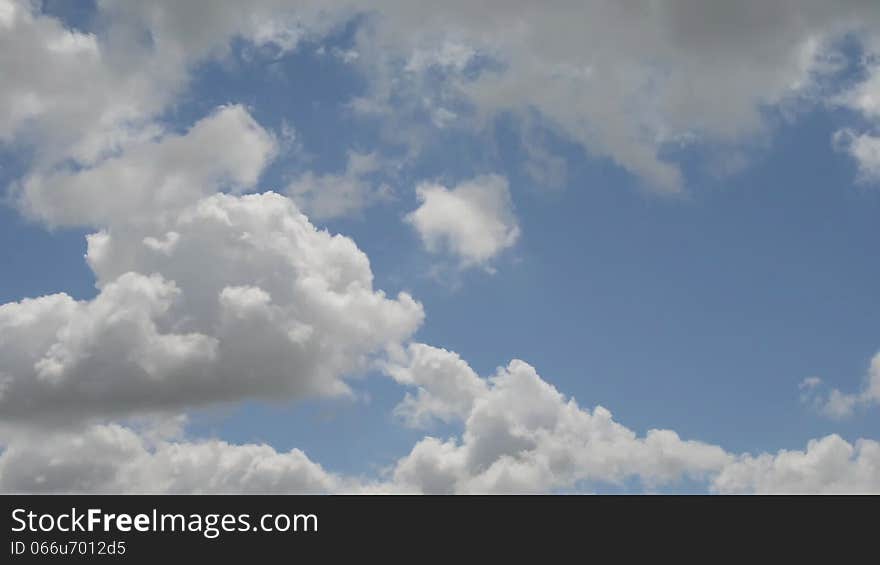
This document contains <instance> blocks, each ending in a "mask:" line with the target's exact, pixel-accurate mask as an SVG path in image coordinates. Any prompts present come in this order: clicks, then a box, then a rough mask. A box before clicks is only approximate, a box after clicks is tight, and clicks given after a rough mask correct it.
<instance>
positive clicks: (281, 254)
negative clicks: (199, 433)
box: [0, 193, 423, 422]
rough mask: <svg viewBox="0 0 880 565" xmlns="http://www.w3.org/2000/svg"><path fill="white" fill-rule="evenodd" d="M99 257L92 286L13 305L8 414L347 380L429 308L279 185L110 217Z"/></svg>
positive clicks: (304, 390)
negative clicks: (147, 216) (384, 283)
mask: <svg viewBox="0 0 880 565" xmlns="http://www.w3.org/2000/svg"><path fill="white" fill-rule="evenodd" d="M159 225H161V226H162V227H161V229H160V228H159V227H158V226H159ZM87 258H88V261H89V264H90V265H91V267H92V269H93V270H94V272H95V275H96V277H97V281H98V286H99V288H100V292H99V294H98V296H97V297H96V298H94V299H93V300H90V301H81V302H77V301H74V300H73V299H71V298H70V297H68V296H66V295H63V294H62V295H54V296H47V297H41V298H37V299H31V300H24V301H21V302H17V303H10V304H5V305H2V306H0V375H3V389H2V395H0V413H2V414H3V418H4V419H7V420H21V419H30V420H36V421H43V422H48V421H52V420H53V419H63V420H69V419H76V418H86V417H96V416H101V415H109V414H126V413H130V412H137V411H158V410H166V409H169V408H185V407H187V406H194V405H199V404H205V403H211V402H221V401H232V400H238V399H241V398H244V397H268V396H275V395H278V394H283V395H289V396H302V395H332V394H344V393H346V392H347V391H348V388H347V386H346V385H345V383H344V381H343V380H342V378H343V377H344V376H347V375H351V374H353V373H357V372H359V371H362V370H364V369H365V368H366V367H367V366H368V364H369V363H370V359H371V358H372V356H373V355H374V354H376V353H381V352H382V351H383V350H384V349H385V348H386V347H390V346H392V345H394V344H397V343H400V342H401V341H404V340H406V339H407V338H408V337H409V336H410V335H411V334H412V333H413V332H414V331H415V330H416V328H417V327H418V326H419V325H420V324H421V322H422V319H423V311H422V307H421V305H420V304H418V303H417V302H415V301H414V300H413V299H412V298H411V297H410V296H409V295H407V294H400V295H399V296H398V297H396V298H395V299H391V298H388V297H386V296H385V294H384V293H382V292H381V291H376V290H374V289H373V286H372V272H371V271H370V265H369V261H368V259H367V257H366V255H364V254H363V253H362V252H361V251H360V250H359V249H358V248H357V246H356V245H355V244H354V242H352V241H351V240H350V239H348V238H345V237H342V236H333V235H330V234H329V233H327V232H325V231H319V230H317V229H316V228H315V227H314V226H312V225H311V224H310V223H309V221H308V220H307V219H306V217H305V216H303V215H302V214H301V213H300V212H299V211H298V210H297V209H296V207H295V205H294V204H293V203H292V202H291V201H290V200H289V199H287V198H285V197H283V196H280V195H277V194H273V193H265V194H253V195H246V196H233V195H220V194H218V195H215V196H211V197H207V198H204V199H202V200H200V201H198V202H197V203H195V204H193V205H192V206H189V207H187V208H184V209H182V210H180V211H178V212H176V213H175V214H173V215H168V216H165V218H164V222H156V223H155V224H153V225H150V226H147V227H146V228H141V227H139V226H137V225H136V224H135V225H122V226H113V227H110V228H108V229H106V230H103V231H101V232H98V233H95V234H93V235H91V236H90V237H89V246H88V255H87ZM142 273H147V274H142Z"/></svg>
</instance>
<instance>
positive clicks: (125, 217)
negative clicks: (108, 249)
mask: <svg viewBox="0 0 880 565" xmlns="http://www.w3.org/2000/svg"><path fill="white" fill-rule="evenodd" d="M275 151H276V141H275V139H274V138H273V137H272V136H271V135H270V134H269V133H268V132H266V131H265V130H264V129H263V128H262V127H260V125H259V124H257V123H256V122H255V121H254V119H253V118H252V117H251V116H250V114H249V113H248V112H247V110H245V109H244V108H243V107H242V106H238V105H234V106H225V107H221V108H219V109H217V110H216V111H215V112H214V113H212V114H210V115H209V116H207V117H205V118H203V119H201V120H199V121H198V122H196V124H195V125H193V126H192V128H190V130H189V131H188V132H186V133H185V134H181V135H178V134H167V135H163V136H159V137H156V138H153V139H149V140H144V141H141V142H138V143H134V144H132V145H131V146H129V147H128V148H127V149H126V151H125V152H123V153H121V154H119V155H114V156H110V157H107V158H106V159H103V160H100V161H98V162H97V163H95V164H93V165H92V166H88V167H85V168H83V167H62V168H55V169H53V170H51V171H49V172H36V173H34V174H32V175H30V176H28V177H27V178H26V179H25V180H24V181H23V182H22V183H21V185H20V186H19V187H18V190H17V193H18V194H17V196H18V200H19V203H20V206H21V207H22V208H23V209H24V210H25V211H26V212H27V213H28V214H29V215H31V216H33V217H36V218H39V219H41V220H42V221H44V222H46V223H48V224H51V225H89V226H107V225H113V224H118V223H125V224H132V223H139V222H140V223H152V222H154V221H156V218H159V217H161V215H162V214H163V213H173V212H174V211H175V210H178V209H180V208H181V207H183V206H187V205H189V204H192V203H193V202H195V201H196V200H198V199H199V198H201V197H202V196H206V195H208V194H213V193H214V192H216V191H217V189H218V188H229V189H235V190H243V189H248V188H251V187H253V186H254V185H255V184H256V182H257V180H258V179H259V176H260V173H261V172H262V170H263V168H264V167H265V165H266V164H267V163H268V161H269V160H270V159H271V158H272V156H273V155H274V153H275Z"/></svg>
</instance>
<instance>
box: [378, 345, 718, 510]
mask: <svg viewBox="0 0 880 565" xmlns="http://www.w3.org/2000/svg"><path fill="white" fill-rule="evenodd" d="M390 373H391V374H392V376H393V377H394V378H395V379H397V380H398V381H400V382H403V383H406V384H409V385H411V386H417V387H418V395H417V396H415V397H413V396H407V397H406V399H405V400H404V402H403V403H402V404H401V407H400V409H401V411H402V412H403V413H404V414H405V415H408V416H415V417H416V418H415V423H424V422H425V421H426V420H427V419H428V418H430V417H432V416H433V417H437V418H440V419H445V420H450V419H452V417H456V418H458V419H459V421H461V422H462V423H463V424H464V431H463V432H462V434H461V437H460V438H452V439H448V440H445V441H444V440H441V439H438V438H434V437H426V438H425V439H423V440H421V441H420V442H418V443H417V444H416V445H415V446H414V447H413V449H412V451H411V452H410V453H409V454H408V455H407V456H405V457H404V458H402V459H401V460H400V461H399V462H398V463H397V464H396V466H395V468H394V471H393V483H394V485H395V486H396V488H399V489H402V490H415V491H418V492H429V493H450V492H520V493H523V492H546V491H549V490H553V489H563V488H573V487H575V486H577V485H578V484H579V483H580V482H583V481H593V482H610V483H621V482H622V481H624V480H626V479H628V478H631V477H637V478H639V479H640V480H641V481H642V483H643V484H645V485H648V486H656V485H661V484H666V483H670V482H675V481H677V480H680V479H681V478H683V477H686V476H690V477H695V478H700V477H705V476H706V475H708V474H709V473H711V472H713V471H717V470H720V469H721V468H722V467H723V466H724V465H725V464H726V463H727V462H728V461H729V459H730V456H729V455H728V454H727V453H725V452H724V450H722V449H721V448H719V447H716V446H712V445H708V444H705V443H701V442H696V441H685V440H682V439H680V438H679V437H678V435H677V434H676V433H675V432H673V431H670V430H650V431H649V432H648V433H647V435H646V436H645V437H638V436H637V435H636V434H635V432H633V431H632V430H630V429H628V428H626V427H624V426H622V425H621V424H618V423H617V422H615V421H614V420H613V419H612V417H611V413H610V412H609V411H608V410H606V409H605V408H603V407H601V406H599V407H596V408H595V409H593V410H592V411H590V410H585V409H582V408H581V407H580V406H578V404H577V402H575V401H574V399H570V398H565V397H564V396H563V395H562V394H560V393H559V392H558V391H557V390H556V389H555V388H554V387H553V386H552V385H551V384H549V383H548V382H546V381H544V380H543V379H542V378H541V377H540V376H539V375H538V374H537V373H536V372H535V369H534V368H532V367H531V366H530V365H528V364H527V363H524V362H523V361H518V360H514V361H511V363H510V364H509V365H508V366H507V367H506V368H501V369H499V370H498V372H497V373H496V374H495V375H494V376H493V377H491V378H490V379H488V380H483V379H480V378H479V377H478V376H477V375H476V374H475V373H474V372H473V371H472V370H471V369H470V367H468V365H467V364H466V363H464V362H463V361H462V360H461V359H460V358H459V357H458V356H457V355H455V354H454V353H451V352H448V351H446V350H443V349H437V348H433V347H429V346H426V345H422V344H414V345H412V346H410V348H409V350H408V352H407V354H406V355H404V356H403V358H402V359H398V363H397V366H392V367H391V369H390ZM411 421H413V420H412V419H411Z"/></svg>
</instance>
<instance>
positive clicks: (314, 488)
mask: <svg viewBox="0 0 880 565" xmlns="http://www.w3.org/2000/svg"><path fill="white" fill-rule="evenodd" d="M356 488H357V485H356V484H355V483H353V482H352V483H351V485H350V486H349V482H347V481H346V480H344V479H342V478H340V477H338V476H336V475H334V474H332V473H329V472H327V471H325V470H324V469H323V468H322V467H321V466H320V465H318V464H316V463H314V462H312V461H311V460H310V459H309V458H308V457H307V456H306V455H305V454H304V453H303V452H302V451H300V450H299V449H292V450H290V451H288V452H284V453H280V452H277V451H276V450H275V449H273V448H272V447H270V446H268V445H265V444H245V445H232V444H229V443H226V442H224V441H220V440H203V441H195V442H188V441H178V440H175V439H173V438H163V437H159V438H151V437H150V435H149V434H144V433H138V432H137V431H135V430H133V429H131V428H128V427H123V426H120V425H117V424H106V425H94V426H89V427H87V428H85V429H74V430H71V431H58V432H55V433H52V434H45V433H39V434H37V435H34V434H33V432H25V433H18V434H15V435H14V436H13V439H12V440H11V441H8V442H7V444H6V447H5V450H4V451H3V453H2V454H0V492H14V493H83V492H85V493H91V492H98V493H101V492H104V493H170V494H176V493H187V494H202V493H232V492H235V493H258V494H259V493H263V494H270V493H271V494H276V493H325V492H333V491H337V490H345V491H352V490H356Z"/></svg>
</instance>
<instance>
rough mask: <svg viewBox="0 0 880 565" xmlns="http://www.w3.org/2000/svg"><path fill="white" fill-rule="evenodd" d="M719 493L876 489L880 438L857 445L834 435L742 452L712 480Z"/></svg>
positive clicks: (879, 486)
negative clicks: (802, 445)
mask: <svg viewBox="0 0 880 565" xmlns="http://www.w3.org/2000/svg"><path fill="white" fill-rule="evenodd" d="M712 487H713V489H714V490H716V491H718V492H721V493H766V494H844V493H848V494H866V493H877V492H880V443H878V442H876V441H872V440H868V439H860V440H858V441H856V442H855V445H853V444H850V443H849V442H847V441H846V440H844V439H843V438H841V437H840V436H838V435H829V436H825V437H823V438H821V439H815V440H811V441H810V442H809V443H808V444H807V448H806V450H805V451H786V450H782V451H780V452H779V453H777V454H775V455H770V454H767V453H764V454H761V455H758V456H751V455H742V456H739V457H737V459H736V461H735V462H733V463H731V464H729V465H727V466H726V467H725V468H724V469H723V470H722V471H721V473H720V474H719V475H718V476H717V477H716V478H715V479H714V480H713V481H712Z"/></svg>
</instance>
